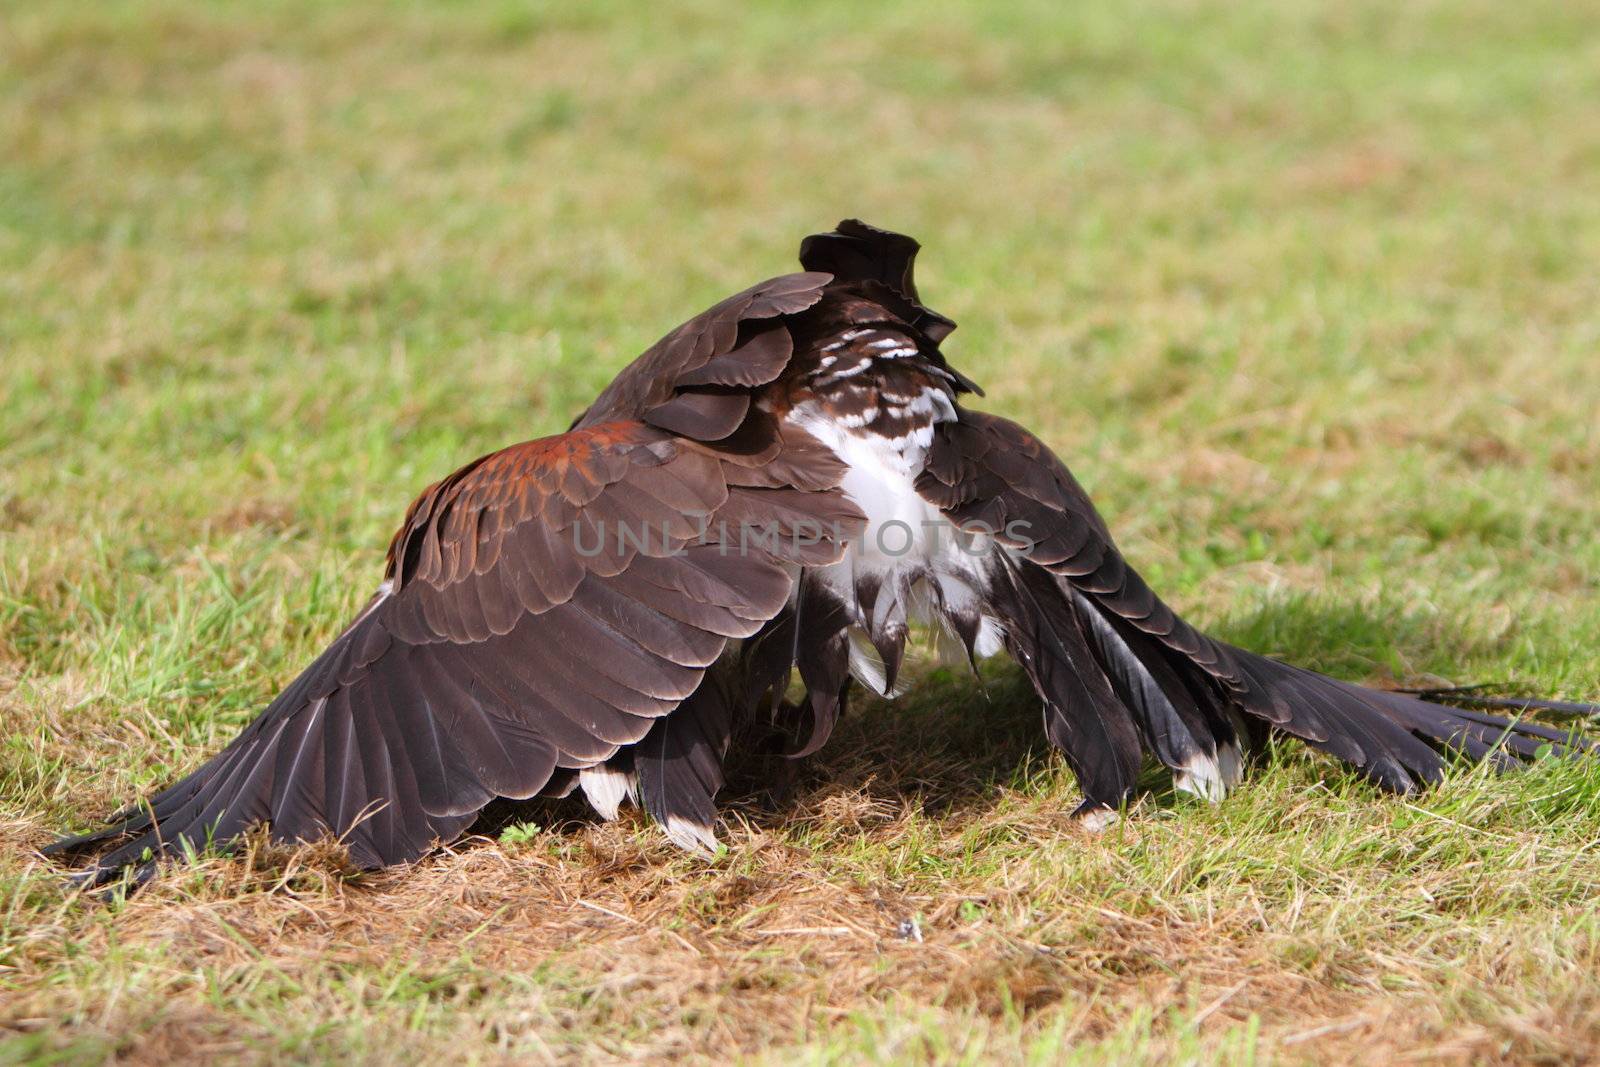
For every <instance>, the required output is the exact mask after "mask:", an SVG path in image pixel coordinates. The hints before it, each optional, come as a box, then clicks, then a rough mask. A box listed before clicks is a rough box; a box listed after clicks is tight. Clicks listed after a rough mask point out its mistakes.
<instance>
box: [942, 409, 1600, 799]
mask: <svg viewBox="0 0 1600 1067" xmlns="http://www.w3.org/2000/svg"><path fill="white" fill-rule="evenodd" d="M917 488H918V491H919V492H921V493H922V495H923V496H924V497H925V498H926V499H928V500H929V501H930V502H932V503H933V504H935V505H936V506H938V507H939V508H940V509H941V510H942V511H943V512H944V513H945V515H946V516H948V517H949V518H950V519H951V520H952V521H954V522H955V523H956V524H957V525H960V526H963V527H968V528H972V527H977V528H980V529H982V530H985V531H988V532H992V533H993V534H994V535H995V537H996V539H997V540H999V541H1000V542H1002V543H1003V544H1005V545H1007V546H1009V547H1010V548H1012V549H1013V550H1015V551H1016V553H1017V556H1014V557H1001V558H1002V560H1003V563H1002V566H1004V567H1005V568H1006V569H1007V572H1008V573H1007V574H1004V575H1002V576H1001V577H1002V579H1003V581H1001V582H1000V583H999V586H998V591H999V592H1000V593H1001V594H1007V593H1008V592H1009V594H1010V595H1009V597H1002V599H1005V600H1006V603H1005V604H1003V605H1002V607H1003V608H1005V609H1006V613H1007V614H1008V615H1011V616H1013V617H1012V618H1011V619H1010V620H1009V636H1010V637H1011V638H1012V639H1013V640H1014V641H1015V640H1022V641H1024V643H1026V644H1027V646H1028V647H1026V648H1024V649H1022V650H1021V651H1022V652H1023V656H1022V657H1020V658H1024V660H1025V665H1026V661H1027V660H1028V659H1032V660H1033V661H1034V662H1033V664H1032V665H1030V666H1029V670H1030V673H1032V674H1033V675H1034V680H1035V684H1036V685H1038V686H1039V688H1040V690H1041V695H1043V696H1044V697H1045V699H1046V701H1047V702H1049V701H1051V700H1052V699H1053V695H1052V694H1054V696H1056V697H1059V698H1060V699H1061V701H1062V703H1063V704H1065V705H1071V706H1065V707H1058V708H1056V709H1055V710H1056V712H1057V713H1058V714H1059V715H1065V716H1067V717H1069V718H1070V719H1071V720H1072V721H1071V722H1070V723H1067V724H1064V725H1065V726H1069V727H1070V729H1068V728H1063V729H1062V730H1060V731H1059V732H1058V731H1056V730H1052V739H1053V740H1056V741H1057V743H1058V744H1060V745H1062V746H1063V747H1064V748H1066V749H1067V754H1068V756H1069V759H1071V760H1072V762H1073V763H1074V766H1075V767H1078V766H1080V765H1082V766H1083V767H1085V768H1089V771H1088V772H1087V773H1088V775H1089V778H1088V780H1087V781H1086V790H1085V791H1086V793H1088V794H1089V795H1090V799H1091V800H1092V801H1094V802H1096V803H1100V804H1106V805H1111V806H1115V805H1116V804H1117V803H1119V802H1120V801H1121V800H1122V799H1124V798H1125V797H1126V796H1127V795H1128V794H1129V793H1130V792H1131V791H1132V789H1133V787H1134V777H1135V775H1136V773H1137V770H1138V761H1137V758H1136V757H1137V748H1136V746H1135V742H1136V740H1137V736H1138V735H1135V734H1134V733H1133V732H1132V731H1131V729H1130V727H1131V726H1133V725H1137V727H1138V729H1139V734H1140V735H1142V736H1143V738H1144V740H1145V743H1146V744H1147V746H1148V747H1149V748H1150V749H1151V750H1152V751H1154V752H1155V754H1156V755H1157V756H1158V757H1160V758H1161V760H1162V761H1163V762H1164V763H1166V764H1167V765H1168V766H1169V767H1171V768H1172V769H1173V770H1174V771H1177V772H1180V773H1182V774H1185V775H1195V776H1198V777H1200V778H1202V779H1209V780H1210V782H1211V783H1212V785H1204V784H1202V785H1201V786H1199V787H1198V788H1197V791H1201V792H1207V793H1211V791H1212V788H1213V787H1215V788H1220V787H1223V786H1225V785H1227V784H1230V783H1229V781H1228V779H1230V778H1231V777H1233V775H1234V774H1236V759H1237V749H1236V747H1235V734H1236V729H1237V727H1236V725H1235V724H1236V722H1237V721H1238V720H1237V717H1236V713H1237V712H1241V711H1242V712H1244V713H1246V714H1247V715H1248V716H1250V717H1253V718H1255V719H1257V720H1260V721H1262V722H1264V723H1266V724H1268V725H1270V726H1272V727H1276V728H1278V729H1281V730H1283V731H1284V732H1286V733H1289V734H1292V735H1294V736H1296V737H1299V738H1301V739H1303V740H1305V741H1307V742H1309V743H1311V744H1313V745H1316V746H1317V747H1319V748H1322V749H1324V750H1326V751H1328V752H1330V753H1332V754H1333V755H1335V756H1338V757H1340V758H1341V759H1344V760H1346V761H1347V762H1349V763H1351V764H1352V765H1354V766H1355V767H1357V768H1358V769H1360V770H1361V771H1362V772H1363V773H1365V774H1366V775H1367V776H1368V777H1370V778H1371V779H1373V780H1374V781H1376V782H1377V783H1378V784H1380V785H1382V786H1384V787H1386V788H1389V789H1393V790H1396V791H1402V792H1408V791H1411V790H1413V789H1415V788H1417V787H1418V786H1419V785H1421V784H1423V783H1426V782H1431V781H1434V780H1436V779H1438V778H1439V776H1440V775H1441V774H1442V772H1443V766H1444V764H1443V761H1442V760H1441V758H1440V754H1439V752H1438V751H1436V748H1435V746H1442V747H1448V748H1454V749H1459V750H1461V751H1463V752H1464V753H1466V754H1467V755H1468V756H1470V757H1472V758H1475V759H1489V760H1492V761H1494V762H1496V763H1497V764H1502V765H1504V764H1507V763H1509V762H1514V760H1512V757H1525V758H1526V757H1531V756H1533V755H1535V754H1536V753H1537V752H1538V751H1539V750H1540V749H1541V748H1542V747H1544V746H1547V745H1548V746H1553V747H1555V748H1557V749H1563V748H1567V747H1574V746H1575V747H1586V746H1585V744H1584V743H1583V742H1574V741H1572V740H1571V738H1570V737H1569V735H1568V734H1567V733H1566V732H1563V731H1559V730H1555V729H1552V728H1549V727H1544V726H1539V725H1537V724H1534V723H1529V722H1525V721H1517V722H1513V721H1511V720H1507V719H1503V718H1499V717H1496V716H1493V715H1484V714H1481V713H1476V712H1470V711H1463V710H1459V709H1454V708H1447V707H1443V706H1441V705H1438V704H1431V703H1428V702H1426V701H1422V700H1418V699H1415V698H1414V697H1410V696H1405V695H1402V694H1399V693H1391V692H1382V691H1377V690H1372V689H1367V688H1364V687H1362V686H1357V685H1352V684H1350V683H1347V682H1341V681H1337V680H1335V679H1332V678H1326V677H1323V676H1322V675H1319V674H1316V673H1314V672H1311V671H1307V670H1303V669H1301V668H1298V667H1294V666H1291V665H1288V664H1284V663H1279V662H1277V661H1275V660H1270V659H1267V658H1265V657H1262V656H1258V655H1255V654H1253V653H1250V652H1246V651H1244V650H1243V649H1239V648H1235V647H1233V646H1231V645H1228V644H1226V643H1224V642H1222V641H1218V640H1216V639H1214V638H1212V637H1209V636H1207V635H1206V634H1204V633H1202V632H1200V631H1199V630H1197V629H1195V628H1194V627H1193V626H1191V625H1189V623H1187V622H1185V621H1184V620H1183V619H1182V618H1181V617H1180V616H1178V615H1177V613H1175V612H1174V611H1173V610H1172V609H1171V608H1170V607H1168V606H1167V605H1166V604H1165V603H1164V602H1163V601H1162V600H1161V598H1160V597H1158V596H1157V595H1156V594H1155V593H1154V592H1153V591H1152V590H1151V589H1150V587H1149V586H1148V585H1147V584H1146V583H1145V581H1144V579H1143V578H1141V577H1140V576H1139V574H1138V573H1137V572H1136V571H1134V570H1133V568H1131V567H1130V566H1128V564H1127V561H1126V560H1124V559H1123V557H1122V554H1121V553H1120V552H1119V551H1118V550H1117V547H1116V545H1115V544H1114V543H1113V542H1112V539H1111V535H1110V534H1109V532H1108V531H1107V529H1106V525H1105V522H1104V521H1103V520H1102V519H1101V518H1100V516H1099V514H1098V513H1097V512H1096V511H1095V508H1094V505H1093V504H1091V503H1090V501H1089V498H1088V496H1087V495H1086V494H1085V493H1084V491H1083V489H1082V488H1081V487H1080V486H1079V485H1078V483H1077V481H1076V480H1075V479H1074V478H1073V477H1072V475H1071V473H1069V472H1068V470H1067V468H1066V466H1065V465H1064V464H1063V463H1062V462H1061V461H1060V460H1059V459H1057V458H1056V457H1055V455H1054V454H1052V453H1051V452H1050V450H1049V449H1048V448H1046V447H1045V446H1044V445H1043V444H1042V443H1041V442H1040V441H1039V440H1038V439H1037V438H1036V437H1034V436H1033V435H1032V434H1030V433H1028V431H1026V430H1024V429H1023V428H1022V427H1020V426H1018V425H1016V424H1015V423H1013V422H1009V421H1007V420H1005V419H1002V418H999V417H997V416H993V415H987V414H983V413H981V412H971V411H963V412H962V413H961V417H960V420H959V421H958V422H954V423H947V424H944V425H942V426H940V427H939V433H938V434H937V435H936V436H935V440H934V444H933V447H932V449H931V450H930V453H929V456H928V461H927V464H926V467H925V469H924V470H923V472H922V473H921V475H920V476H919V478H918V481H917ZM1051 586H1053V588H1051ZM1036 604H1043V605H1044V607H1043V608H1042V609H1040V608H1036V607H1035V605H1036ZM1035 631H1038V633H1037V634H1036V633H1035ZM1040 634H1042V636H1039V635H1040ZM1030 635H1032V637H1030ZM1054 678H1069V679H1072V680H1073V684H1074V685H1076V686H1078V688H1079V689H1080V690H1081V689H1082V688H1083V687H1084V686H1087V687H1088V689H1089V690H1090V692H1076V693H1073V692H1067V690H1066V688H1065V687H1064V686H1057V685H1054V684H1053V681H1052V679H1054ZM1074 748H1077V750H1078V751H1076V752H1074V751H1073V749H1074ZM1230 763H1232V764H1233V766H1232V767H1229V766H1228V764H1230ZM1084 777H1085V772H1084V771H1080V779H1083V778H1084ZM1091 783H1092V785H1093V788H1092V789H1091V788H1089V785H1090V784H1091Z"/></svg>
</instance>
